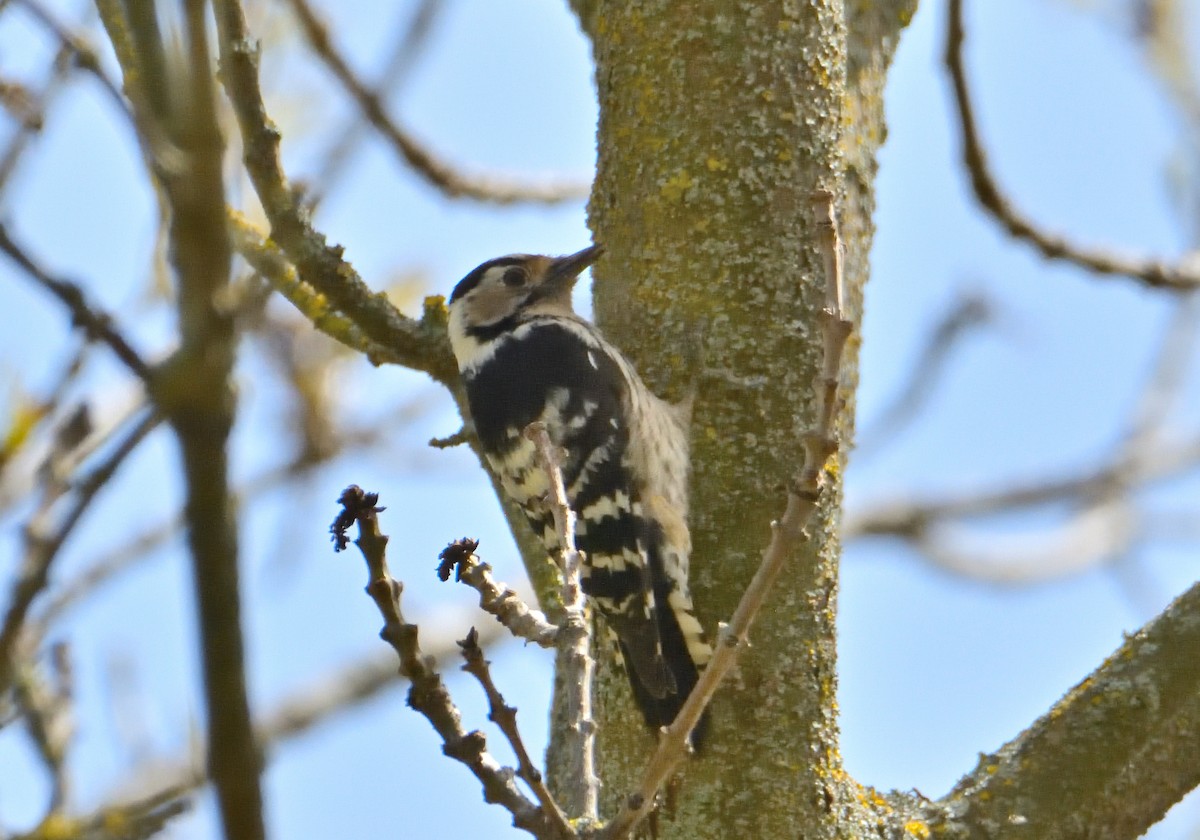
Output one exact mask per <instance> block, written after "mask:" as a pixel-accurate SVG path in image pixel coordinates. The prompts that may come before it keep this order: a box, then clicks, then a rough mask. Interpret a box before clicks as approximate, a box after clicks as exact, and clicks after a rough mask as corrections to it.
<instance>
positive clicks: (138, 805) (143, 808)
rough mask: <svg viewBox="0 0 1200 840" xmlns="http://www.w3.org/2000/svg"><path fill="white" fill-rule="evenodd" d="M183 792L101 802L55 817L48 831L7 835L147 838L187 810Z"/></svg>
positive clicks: (18, 839)
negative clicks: (86, 809) (94, 807)
mask: <svg viewBox="0 0 1200 840" xmlns="http://www.w3.org/2000/svg"><path fill="white" fill-rule="evenodd" d="M189 806H190V803H189V802H188V799H187V797H186V792H184V791H179V790H162V791H156V792H155V793H154V794H152V795H151V796H148V797H146V798H144V799H140V800H138V801H136V802H127V803H122V804H119V805H105V806H103V807H101V808H99V809H98V810H96V811H93V812H92V813H90V814H86V815H84V816H81V817H68V816H61V815H60V816H57V817H56V818H55V821H54V822H53V829H52V832H51V831H46V830H43V829H45V828H46V825H42V826H38V827H37V828H35V829H34V830H33V831H31V832H29V833H28V834H17V835H10V836H9V840H46V838H47V837H51V836H54V837H71V838H78V840H114V839H115V838H120V840H150V838H151V837H158V836H160V835H161V834H162V831H163V829H164V828H165V827H166V825H167V823H168V822H170V821H171V820H173V819H174V818H175V817H177V816H179V815H180V814H183V813H185V812H186V811H187V810H188V807H189Z"/></svg>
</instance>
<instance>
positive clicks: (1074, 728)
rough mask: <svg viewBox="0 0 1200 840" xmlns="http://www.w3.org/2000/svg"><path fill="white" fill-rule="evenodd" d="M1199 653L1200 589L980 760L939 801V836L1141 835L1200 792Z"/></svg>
mask: <svg viewBox="0 0 1200 840" xmlns="http://www.w3.org/2000/svg"><path fill="white" fill-rule="evenodd" d="M1198 649H1200V585H1197V586H1193V587H1192V588H1191V589H1190V590H1188V591H1187V592H1186V593H1185V594H1184V595H1182V596H1181V597H1180V598H1179V599H1178V600H1177V601H1176V602H1175V603H1174V604H1172V605H1171V606H1170V607H1168V608H1167V610H1166V612H1164V613H1163V614H1162V615H1160V616H1159V617H1158V618H1156V619H1154V621H1152V622H1150V624H1148V625H1146V626H1145V627H1144V628H1142V629H1141V630H1139V631H1138V632H1137V633H1136V634H1134V635H1133V636H1130V637H1129V638H1127V639H1126V640H1125V643H1124V644H1123V645H1122V646H1121V647H1120V648H1119V649H1118V650H1117V651H1115V652H1114V653H1113V654H1112V655H1111V656H1110V657H1109V658H1108V659H1107V660H1106V661H1105V663H1104V664H1103V665H1101V666H1100V668H1099V669H1097V670H1096V671H1095V672H1094V673H1092V674H1091V675H1090V676H1088V677H1087V678H1086V679H1084V680H1083V681H1082V682H1081V683H1079V685H1077V686H1076V687H1075V688H1073V689H1072V690H1071V691H1070V692H1068V693H1067V696H1066V697H1064V698H1063V699H1062V700H1061V701H1059V702H1058V703H1057V704H1056V705H1055V706H1054V708H1052V709H1051V710H1050V711H1049V712H1047V713H1046V714H1045V715H1044V716H1043V717H1042V718H1041V719H1039V720H1038V721H1037V722H1036V723H1034V724H1033V726H1031V727H1030V728H1029V729H1027V730H1026V731H1025V732H1023V733H1021V734H1020V735H1019V736H1017V738H1015V739H1014V740H1013V741H1011V742H1009V743H1008V744H1006V745H1005V746H1003V747H1002V748H1001V749H1000V750H999V751H997V752H996V753H994V754H991V755H983V756H981V757H980V761H979V765H978V767H976V769H975V770H974V771H972V772H971V773H970V774H969V775H967V776H966V777H964V778H963V779H962V780H961V781H960V782H959V783H958V784H957V785H955V787H954V790H952V791H951V792H950V793H949V794H948V795H947V796H946V797H945V798H943V799H942V800H940V801H939V802H938V803H937V804H936V811H935V815H934V816H933V818H932V819H931V820H930V822H931V828H933V833H934V835H938V836H941V835H942V834H945V835H947V836H970V837H976V836H984V835H985V834H986V835H987V836H994V835H993V833H992V832H991V831H988V830H986V829H982V827H984V826H989V825H990V826H1004V825H1019V826H1029V827H1036V830H1034V831H1033V834H1031V835H1030V836H1034V835H1036V836H1038V837H1087V838H1089V840H1124V838H1128V837H1137V836H1140V835H1141V834H1142V833H1143V832H1144V831H1145V830H1146V829H1147V828H1149V827H1150V826H1151V825H1153V824H1154V823H1155V822H1157V821H1158V820H1160V819H1161V818H1162V817H1163V815H1164V814H1166V812H1167V809H1168V808H1170V807H1171V805H1173V804H1174V803H1175V802H1177V801H1178V800H1179V799H1181V798H1182V797H1183V795H1184V794H1186V793H1187V792H1188V791H1190V790H1191V789H1193V788H1194V787H1196V786H1197V784H1200V762H1197V761H1196V756H1197V755H1200V670H1197V669H1196V668H1195V667H1194V664H1195V663H1194V652H1195V651H1196V650H1198ZM972 829H974V830H972ZM981 830H982V833H981ZM1022 833H1028V832H1027V831H1026V832H1022Z"/></svg>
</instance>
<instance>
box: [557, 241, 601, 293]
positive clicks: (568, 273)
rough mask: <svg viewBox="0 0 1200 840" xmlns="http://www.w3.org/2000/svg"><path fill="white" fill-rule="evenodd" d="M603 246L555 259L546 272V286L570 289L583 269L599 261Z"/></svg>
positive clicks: (595, 246) (593, 246)
mask: <svg viewBox="0 0 1200 840" xmlns="http://www.w3.org/2000/svg"><path fill="white" fill-rule="evenodd" d="M603 253H604V246H603V245H592V246H590V247H588V248H584V249H583V250H582V251H579V252H577V253H574V254H571V255H569V256H566V257H557V258H555V259H554V260H553V261H551V263H550V268H549V269H548V270H547V271H546V280H545V282H546V284H547V285H549V286H552V287H557V288H568V289H569V288H571V287H572V286H574V285H575V281H576V279H578V277H579V275H580V274H582V273H583V271H584V269H586V268H587V267H588V266H590V265H592V264H593V263H594V262H596V260H598V259H600V256H601V254H603Z"/></svg>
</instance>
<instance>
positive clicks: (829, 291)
mask: <svg viewBox="0 0 1200 840" xmlns="http://www.w3.org/2000/svg"><path fill="white" fill-rule="evenodd" d="M813 205H814V208H815V209H816V211H817V214H816V216H817V224H818V234H819V236H820V245H821V253H822V256H823V258H824V268H825V281H826V283H825V308H824V309H823V311H822V313H821V316H822V317H821V323H822V337H823V341H824V353H823V357H822V366H821V371H820V373H819V374H818V375H817V377H816V380H815V381H814V382H813V388H814V391H815V392H816V397H817V420H816V425H815V428H814V429H813V430H812V431H811V432H809V433H808V434H806V435H805V436H804V439H803V443H804V464H803V466H802V467H801V468H800V470H799V471H798V472H797V474H796V476H795V477H794V479H793V481H792V485H791V487H790V488H789V490H788V498H787V507H786V509H785V510H784V513H783V517H782V518H781V519H780V520H778V521H777V522H773V523H772V534H771V542H770V544H769V545H768V546H767V550H766V551H765V552H763V560H762V563H761V564H760V565H759V567H758V571H757V572H755V574H754V578H753V579H752V580H751V581H750V585H749V586H747V587H746V591H745V592H744V593H743V594H742V598H741V600H740V601H739V602H738V605H737V609H735V610H734V613H733V616H732V617H731V618H730V620H729V623H728V624H726V625H723V626H721V628H720V630H719V631H718V633H717V644H716V645H715V647H714V650H713V657H712V659H711V660H710V661H709V663H708V665H707V667H705V669H704V673H703V674H701V675H700V680H699V682H697V683H696V687H695V688H693V689H692V693H691V694H690V695H688V699H687V700H686V701H685V702H684V704H683V708H682V709H680V710H679V714H678V715H677V716H676V718H675V720H674V722H673V723H672V724H671V725H670V726H668V727H667V728H666V730H665V731H664V732H663V734H662V736H661V737H660V739H659V742H658V748H657V749H656V750H655V752H654V755H653V756H651V758H650V761H649V762H648V763H647V765H646V770H645V771H644V773H643V775H642V780H641V783H640V784H639V786H638V789H637V791H635V792H634V793H632V794H630V795H629V796H628V797H626V799H625V802H624V804H623V805H622V806H621V810H620V811H619V812H618V813H617V815H616V817H614V818H613V820H612V822H611V823H609V825H608V826H606V827H605V829H604V830H603V832H602V833H601V836H602V837H603V838H604V840H622V838H626V837H629V836H631V835H632V833H633V831H634V829H636V828H637V826H638V824H639V823H640V822H641V821H642V820H643V819H645V817H646V816H647V815H648V814H649V813H650V811H651V810H652V809H653V805H654V800H655V797H656V796H657V794H658V791H659V789H660V788H661V787H662V785H663V784H664V783H665V782H666V780H667V779H668V778H669V777H670V775H671V774H672V773H673V772H674V770H675V768H676V767H677V766H678V765H679V763H680V762H681V761H683V759H684V757H685V755H686V754H687V748H688V736H689V735H690V734H691V731H692V729H693V728H694V727H695V726H696V724H697V722H699V720H700V717H701V715H703V714H704V710H705V708H707V706H708V704H709V702H710V701H711V700H712V698H713V695H714V694H716V692H717V689H718V688H720V686H721V683H722V681H723V680H724V679H725V677H726V676H727V675H728V673H729V671H730V669H732V668H733V665H734V663H735V662H736V660H737V655H738V652H739V651H740V650H741V649H742V648H744V647H745V646H746V645H747V644H748V643H749V640H750V628H751V627H752V626H753V624H754V620H755V618H756V617H757V616H758V613H759V611H760V610H761V609H762V605H763V603H764V602H765V600H766V597H767V594H768V593H769V592H770V591H771V587H772V586H773V585H774V583H775V581H776V580H777V579H778V577H779V575H780V574H781V573H782V572H783V568H784V566H785V565H786V563H787V559H788V558H789V557H790V556H791V555H792V553H793V551H794V550H795V548H796V547H797V546H798V545H800V544H801V543H802V542H803V541H804V540H805V539H806V535H805V533H804V529H805V527H806V526H807V524H808V521H809V518H810V517H811V516H812V513H813V511H815V510H816V508H817V503H818V502H819V501H820V498H821V487H822V483H823V476H824V473H825V464H826V463H827V462H828V460H829V458H830V457H832V456H833V455H834V454H835V453H836V452H837V447H838V443H837V439H836V438H835V437H834V431H833V425H834V420H835V418H836V417H837V414H838V411H839V409H840V407H841V404H842V402H841V399H840V398H839V396H838V385H839V381H840V374H841V364H842V350H843V349H844V348H845V346H846V339H847V338H849V336H850V331H851V329H852V324H851V322H850V321H848V320H846V318H845V316H844V314H843V312H844V309H843V304H842V300H843V298H842V295H843V292H842V243H841V237H840V235H839V234H838V228H837V216H836V215H835V210H834V206H833V195H832V194H831V193H828V192H824V191H822V192H818V193H816V194H815V195H814V196H813Z"/></svg>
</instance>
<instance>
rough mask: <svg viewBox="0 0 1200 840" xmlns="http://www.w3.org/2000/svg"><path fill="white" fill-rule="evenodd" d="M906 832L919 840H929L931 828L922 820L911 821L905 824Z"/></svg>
mask: <svg viewBox="0 0 1200 840" xmlns="http://www.w3.org/2000/svg"><path fill="white" fill-rule="evenodd" d="M904 830H905V831H906V832H908V833H909V834H910V835H912V836H913V837H916V838H919V840H929V837H930V832H929V826H927V825H925V823H923V822H921V821H920V820H909V821H908V822H906V823H905V824H904Z"/></svg>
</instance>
